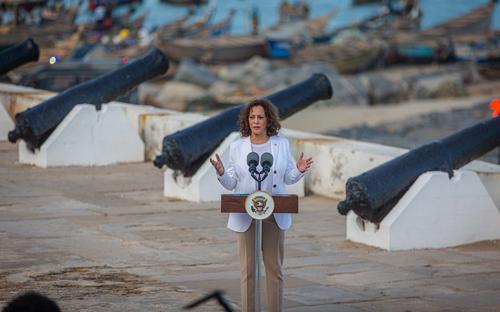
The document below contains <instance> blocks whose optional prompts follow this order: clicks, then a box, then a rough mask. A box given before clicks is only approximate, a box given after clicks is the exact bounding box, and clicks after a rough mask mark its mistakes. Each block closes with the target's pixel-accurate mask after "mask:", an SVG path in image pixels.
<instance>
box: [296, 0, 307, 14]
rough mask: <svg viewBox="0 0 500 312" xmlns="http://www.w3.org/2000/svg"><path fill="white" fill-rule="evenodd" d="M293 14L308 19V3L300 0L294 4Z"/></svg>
mask: <svg viewBox="0 0 500 312" xmlns="http://www.w3.org/2000/svg"><path fill="white" fill-rule="evenodd" d="M295 14H296V15H297V17H298V18H299V19H308V18H309V5H307V2H306V1H305V0H300V1H299V3H297V5H296V6H295Z"/></svg>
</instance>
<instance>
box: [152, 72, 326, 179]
mask: <svg viewBox="0 0 500 312" xmlns="http://www.w3.org/2000/svg"><path fill="white" fill-rule="evenodd" d="M332 94H333V89H332V86H331V84H330V81H329V80H328V78H327V77H326V76H325V75H323V74H314V75H313V76H311V77H310V78H309V79H307V80H304V81H302V82H299V83H297V84H295V85H292V86H290V87H288V88H286V89H284V90H281V91H279V92H276V93H274V94H271V95H269V96H267V97H266V98H267V99H268V100H270V101H271V102H272V103H273V104H274V105H276V107H277V108H278V110H279V115H280V117H281V118H282V119H284V118H286V117H288V116H290V115H292V114H294V113H296V112H298V111H299V110H301V109H303V108H305V107H307V106H309V105H310V104H312V103H314V102H316V101H319V100H323V99H329V98H331V97H332ZM241 107H242V106H241V105H239V106H235V107H232V108H228V109H226V110H225V111H223V112H222V113H220V114H218V115H216V116H213V117H211V118H209V119H206V120H204V121H202V122H200V123H197V124H195V125H193V126H191V127H188V128H186V129H183V130H180V131H177V132H176V133H174V134H171V135H168V136H166V137H165V138H164V139H163V147H162V154H161V155H159V156H157V157H156V158H155V160H154V164H155V166H157V167H158V168H161V167H163V165H165V164H166V165H167V167H169V168H172V169H175V170H181V171H182V172H183V173H184V175H185V176H191V175H192V174H194V173H195V172H196V170H197V169H198V168H199V166H201V164H203V162H204V161H205V160H206V159H207V158H208V157H209V156H210V154H211V153H212V152H213V150H214V149H215V148H216V147H217V145H219V143H220V142H222V141H223V140H224V138H225V137H226V136H227V135H229V134H230V133H231V132H233V131H238V115H239V112H240V110H241Z"/></svg>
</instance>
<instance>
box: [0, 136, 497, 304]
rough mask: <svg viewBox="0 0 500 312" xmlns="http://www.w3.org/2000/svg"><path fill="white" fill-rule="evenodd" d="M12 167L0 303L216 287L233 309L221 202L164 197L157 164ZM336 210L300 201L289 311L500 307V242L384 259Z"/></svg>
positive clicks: (2, 151) (83, 300)
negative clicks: (348, 237) (357, 240)
mask: <svg viewBox="0 0 500 312" xmlns="http://www.w3.org/2000/svg"><path fill="white" fill-rule="evenodd" d="M16 160H17V148H16V146H15V145H12V144H8V143H5V142H2V143H0V307H3V305H4V304H5V303H6V301H8V300H9V299H10V298H12V297H13V296H14V295H15V294H17V293H19V292H20V291H24V290H37V291H40V292H42V293H44V294H46V295H48V296H49V297H51V298H53V299H54V300H56V301H57V302H58V303H59V305H60V306H61V307H62V309H63V311H120V312H125V311H179V310H181V309H182V307H183V306H184V305H186V304H188V303H189V302H191V301H193V300H195V299H197V298H199V297H201V296H203V295H205V294H208V293H209V292H210V291H212V290H214V289H222V290H224V291H225V292H226V295H225V296H226V298H227V299H228V300H230V301H231V302H232V303H233V304H234V305H235V307H237V305H238V303H239V281H238V279H239V273H238V260H237V253H236V240H235V236H234V235H233V234H232V233H231V232H230V231H229V230H227V229H226V228H225V223H226V217H227V216H225V215H222V214H220V212H219V204H218V203H208V204H207V203H204V204H195V203H189V202H183V201H177V200H172V199H167V198H164V197H163V196H162V172H161V171H160V170H158V169H156V168H155V167H154V166H153V165H152V164H151V163H140V164H123V165H116V166H108V167H94V168H77V167H72V168H50V169H41V168H36V167H30V166H23V165H20V164H18V163H16ZM214 183H216V182H215V181H214ZM336 204H337V202H336V201H335V200H332V199H328V198H323V197H319V196H308V197H306V198H304V199H302V200H301V212H300V214H299V215H297V216H295V218H294V225H293V227H292V228H291V229H290V230H289V231H287V236H286V251H285V254H286V256H285V279H286V281H285V307H286V311H306V312H308V311H309V312H311V311H500V242H498V241H492V242H483V243H478V244H473V245H469V246H464V247H457V248H448V249H441V250H419V251H404V252H387V251H382V250H378V249H375V248H370V247H366V246H361V245H358V244H353V243H350V242H347V241H345V239H344V235H345V220H344V217H342V216H340V215H339V214H338V213H337V211H336ZM194 311H222V309H221V308H220V307H219V306H218V305H217V304H216V303H214V302H213V301H212V302H210V303H209V304H206V305H203V306H201V307H199V308H198V309H195V310H194Z"/></svg>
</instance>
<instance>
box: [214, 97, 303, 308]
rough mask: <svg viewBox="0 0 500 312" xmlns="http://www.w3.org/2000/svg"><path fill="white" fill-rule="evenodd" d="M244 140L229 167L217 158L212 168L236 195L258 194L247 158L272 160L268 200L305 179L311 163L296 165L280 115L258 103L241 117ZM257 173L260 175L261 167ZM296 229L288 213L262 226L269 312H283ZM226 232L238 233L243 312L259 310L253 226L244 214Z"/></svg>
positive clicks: (268, 105) (266, 104)
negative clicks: (286, 265)
mask: <svg viewBox="0 0 500 312" xmlns="http://www.w3.org/2000/svg"><path fill="white" fill-rule="evenodd" d="M239 125H240V132H241V138H240V139H238V140H236V141H235V142H233V143H232V144H231V146H230V148H229V164H228V166H227V167H226V168H225V167H224V165H223V163H222V161H221V159H220V157H219V155H218V154H215V156H216V159H215V160H214V159H210V162H211V163H212V165H213V166H214V168H215V170H216V171H217V175H218V180H219V182H220V183H221V184H222V185H223V186H224V187H225V188H226V189H228V190H234V192H235V193H237V194H250V193H253V192H255V191H256V190H257V181H255V180H254V179H253V178H252V176H251V174H250V172H249V170H248V165H247V162H246V160H247V155H248V154H249V153H251V152H255V153H257V154H259V156H261V155H262V154H264V153H270V154H271V155H272V156H273V159H274V163H273V164H272V167H271V171H270V174H269V176H268V177H267V178H266V179H265V180H264V181H263V182H262V184H261V190H262V191H265V192H267V193H269V194H272V195H276V194H286V193H287V192H286V189H285V184H294V183H296V182H297V181H299V180H300V178H302V177H303V175H304V173H305V172H306V171H307V170H308V169H309V167H310V166H311V164H312V163H313V161H312V158H308V159H304V155H303V153H301V155H300V158H299V160H298V161H297V162H296V163H295V161H294V160H293V157H292V155H291V152H290V144H289V143H288V140H287V139H286V138H284V137H281V136H279V135H278V130H279V129H280V128H281V125H280V123H279V116H278V110H277V109H276V107H275V106H274V105H273V104H272V103H271V102H269V101H268V100H265V99H257V100H254V101H252V102H250V103H249V104H248V105H246V106H244V107H243V108H242V110H241V112H240V117H239ZM258 166H259V167H257V169H258V170H259V171H260V170H261V169H262V168H260V165H258ZM291 225H292V217H291V215H290V214H289V213H275V214H273V215H271V216H270V217H269V218H267V219H265V220H263V222H262V237H265V239H263V240H262V255H263V259H264V266H265V269H266V283H267V307H268V311H282V310H283V272H282V265H283V256H284V242H285V230H286V229H288V228H289V227H290V226H291ZM227 227H228V228H229V229H231V230H233V231H235V232H236V233H237V235H238V236H237V240H238V249H239V256H240V273H241V304H242V308H243V311H254V310H255V294H254V292H255V222H254V221H253V219H252V218H251V217H250V216H249V215H248V214H246V213H231V214H229V220H228V224H227Z"/></svg>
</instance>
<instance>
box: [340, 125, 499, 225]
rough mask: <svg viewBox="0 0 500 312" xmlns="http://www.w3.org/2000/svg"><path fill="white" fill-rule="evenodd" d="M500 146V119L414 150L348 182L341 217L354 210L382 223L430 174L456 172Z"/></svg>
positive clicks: (372, 220)
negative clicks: (422, 178)
mask: <svg viewBox="0 0 500 312" xmlns="http://www.w3.org/2000/svg"><path fill="white" fill-rule="evenodd" d="M499 145H500V117H495V118H492V119H490V120H487V121H484V122H481V123H479V124H476V125H474V126H472V127H469V128H466V129H463V130H461V131H459V132H457V133H454V134H452V135H450V136H447V137H445V138H443V139H441V140H437V141H434V142H431V143H429V144H426V145H423V146H421V147H418V148H416V149H414V150H411V151H409V152H407V153H405V154H403V155H401V156H399V157H397V158H394V159H393V160H390V161H388V162H386V163H384V164H382V165H380V166H378V167H375V168H373V169H371V170H369V171H367V172H365V173H363V174H361V175H359V176H357V177H353V178H350V179H348V180H347V186H346V199H345V200H344V201H342V202H340V203H339V204H338V207H337V208H338V211H339V213H340V214H343V215H345V214H347V213H348V212H349V210H353V211H354V212H355V213H356V214H357V215H358V216H360V217H361V218H363V219H365V220H369V221H371V222H380V221H382V219H383V218H384V217H385V216H386V215H387V214H388V213H389V212H390V211H391V209H392V208H393V207H394V205H395V204H396V203H397V202H398V201H399V199H400V198H401V197H402V196H403V195H404V194H405V192H406V191H407V190H408V189H409V188H410V186H411V185H412V184H413V182H415V180H416V179H417V178H418V177H419V176H420V175H421V174H423V173H425V172H428V171H444V172H447V173H448V174H449V176H450V178H451V177H452V176H453V170H454V169H458V168H460V167H462V166H464V165H466V164H467V163H469V162H470V161H472V160H474V159H476V158H478V157H480V156H482V155H484V154H486V153H487V152H489V151H490V150H492V149H494V148H495V147H496V146H499Z"/></svg>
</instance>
